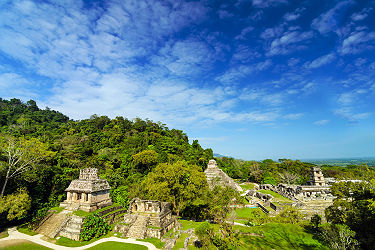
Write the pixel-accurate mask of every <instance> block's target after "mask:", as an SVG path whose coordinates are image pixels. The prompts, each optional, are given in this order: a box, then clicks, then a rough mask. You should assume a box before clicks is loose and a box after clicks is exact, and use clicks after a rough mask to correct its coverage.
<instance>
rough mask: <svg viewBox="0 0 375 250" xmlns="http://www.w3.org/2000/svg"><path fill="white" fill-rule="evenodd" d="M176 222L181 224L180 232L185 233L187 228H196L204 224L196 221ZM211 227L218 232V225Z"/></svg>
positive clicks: (180, 220)
mask: <svg viewBox="0 0 375 250" xmlns="http://www.w3.org/2000/svg"><path fill="white" fill-rule="evenodd" d="M178 222H180V223H181V224H182V229H181V230H182V231H185V230H187V229H189V228H197V227H198V226H199V225H200V224H202V223H204V221H200V222H197V221H192V220H182V219H179V220H178ZM212 226H213V227H214V229H215V230H216V231H218V230H219V227H220V226H219V225H218V224H212Z"/></svg>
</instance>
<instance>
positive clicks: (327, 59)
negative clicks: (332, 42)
mask: <svg viewBox="0 0 375 250" xmlns="http://www.w3.org/2000/svg"><path fill="white" fill-rule="evenodd" d="M335 58H336V56H335V54H333V53H330V54H327V55H324V56H321V57H318V58H317V59H315V60H313V61H312V62H311V63H310V64H307V65H306V67H307V68H310V69H314V68H319V67H321V66H323V65H325V64H328V63H331V62H332V61H333V60H334V59H335Z"/></svg>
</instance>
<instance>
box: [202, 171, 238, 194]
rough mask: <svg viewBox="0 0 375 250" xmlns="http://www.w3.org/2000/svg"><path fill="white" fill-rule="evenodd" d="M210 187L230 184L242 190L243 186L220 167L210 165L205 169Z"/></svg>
mask: <svg viewBox="0 0 375 250" xmlns="http://www.w3.org/2000/svg"><path fill="white" fill-rule="evenodd" d="M204 173H205V175H206V178H207V182H208V184H209V186H210V188H213V186H215V185H220V186H229V187H231V188H233V189H235V190H237V191H238V192H242V191H243V190H242V188H241V187H240V185H238V184H237V183H236V182H235V181H234V180H233V179H232V178H230V177H229V176H228V175H227V174H226V173H225V172H224V171H223V170H221V169H220V168H218V167H210V168H207V169H206V170H205V171H204Z"/></svg>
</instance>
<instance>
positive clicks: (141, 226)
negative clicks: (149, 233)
mask: <svg viewBox="0 0 375 250" xmlns="http://www.w3.org/2000/svg"><path fill="white" fill-rule="evenodd" d="M148 220H149V218H148V217H146V216H138V217H137V219H136V220H135V222H134V223H133V225H131V227H130V228H129V231H128V234H127V235H126V237H128V238H133V239H144V238H145V234H146V230H147V223H148Z"/></svg>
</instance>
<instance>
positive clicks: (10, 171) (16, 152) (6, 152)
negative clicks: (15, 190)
mask: <svg viewBox="0 0 375 250" xmlns="http://www.w3.org/2000/svg"><path fill="white" fill-rule="evenodd" d="M0 151H1V152H2V153H3V156H4V157H5V158H6V162H5V163H4V162H2V164H1V165H0V166H1V168H2V169H3V170H5V172H6V174H5V179H4V183H3V187H2V189H1V194H0V198H1V197H2V196H3V195H4V192H5V188H6V185H7V183H8V181H9V179H11V178H15V177H17V176H19V175H21V174H23V173H25V172H27V171H30V170H31V169H33V168H35V167H36V165H37V164H38V163H39V162H40V161H42V160H43V159H45V158H46V157H49V156H52V155H53V154H54V153H53V152H52V151H49V150H48V147H47V145H46V144H44V143H42V142H41V141H39V140H38V139H36V138H31V139H30V140H26V139H24V138H22V137H21V138H14V137H10V136H5V137H4V136H3V137H0Z"/></svg>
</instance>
